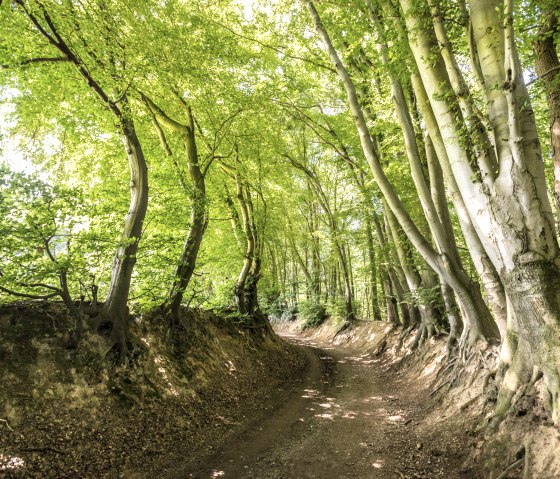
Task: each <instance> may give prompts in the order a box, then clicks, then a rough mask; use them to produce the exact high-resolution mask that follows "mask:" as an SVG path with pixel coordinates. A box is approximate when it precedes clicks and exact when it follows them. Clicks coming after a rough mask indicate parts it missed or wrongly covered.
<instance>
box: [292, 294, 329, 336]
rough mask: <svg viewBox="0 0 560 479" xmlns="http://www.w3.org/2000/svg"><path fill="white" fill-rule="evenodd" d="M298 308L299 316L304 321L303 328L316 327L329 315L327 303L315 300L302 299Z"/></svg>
mask: <svg viewBox="0 0 560 479" xmlns="http://www.w3.org/2000/svg"><path fill="white" fill-rule="evenodd" d="M298 310H299V314H298V317H299V318H300V319H301V320H302V321H303V329H308V328H316V327H317V326H320V325H321V323H322V322H323V321H324V320H325V319H326V317H327V309H326V308H325V305H324V304H321V303H316V302H314V301H302V302H301V303H299V305H298Z"/></svg>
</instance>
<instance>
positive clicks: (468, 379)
mask: <svg viewBox="0 0 560 479" xmlns="http://www.w3.org/2000/svg"><path fill="white" fill-rule="evenodd" d="M68 321H69V320H68V318H67V317H65V315H64V314H63V313H61V311H60V305H57V304H24V305H21V306H18V307H5V308H4V309H2V308H0V365H1V367H0V477H1V478H9V479H22V478H25V479H39V478H40V479H50V478H52V479H55V478H56V479H63V478H68V479H70V478H72V479H73V478H88V479H89V478H92V479H93V478H95V479H104V478H107V479H121V478H124V479H148V478H150V479H151V478H156V477H157V478H158V479H159V478H161V479H188V478H197V479H209V478H221V477H224V478H226V479H227V478H230V479H306V478H317V479H344V478H359V479H376V478H378V479H439V478H446V479H497V478H498V477H499V478H500V479H518V478H521V477H523V478H524V479H525V478H532V479H536V478H538V479H554V478H555V479H558V478H559V477H560V434H559V431H558V428H557V427H556V426H554V425H553V424H552V423H551V422H550V420H549V418H548V415H547V413H546V411H545V410H544V409H543V407H542V400H541V397H540V396H541V393H539V392H538V391H537V392H536V393H535V394H532V395H530V396H527V397H521V398H520V400H519V401H517V403H516V408H515V410H514V411H513V412H512V414H510V416H508V418H507V419H506V420H505V421H504V422H503V423H502V424H501V426H500V429H499V431H498V432H497V433H489V432H488V431H486V430H485V428H484V422H485V415H486V414H489V413H491V411H492V409H493V406H492V404H493V403H492V400H493V399H492V382H491V381H490V385H489V386H488V387H486V388H485V387H484V384H485V383H486V379H485V378H486V377H487V376H488V372H489V371H490V370H491V368H492V367H493V364H495V361H494V360H495V358H496V354H497V350H496V348H495V347H490V348H487V350H484V351H474V352H473V353H472V354H471V355H470V357H469V359H467V360H466V362H461V364H459V363H460V361H459V358H454V359H452V360H450V361H449V360H447V359H446V353H445V351H446V345H445V338H432V339H431V340H430V341H429V343H427V344H425V345H423V346H422V347H421V348H420V349H419V350H417V351H414V352H411V350H410V343H411V342H412V341H413V337H414V334H413V333H412V334H409V335H408V336H406V335H404V334H403V333H402V331H401V330H398V329H392V328H391V326H390V325H389V324H388V323H384V322H371V321H368V322H366V321H359V322H357V323H356V325H355V326H354V327H352V328H350V329H347V330H345V331H343V332H340V331H339V329H338V328H339V325H337V324H336V323H334V322H332V321H327V322H326V323H325V324H324V325H323V326H321V327H320V328H317V329H310V330H306V331H301V328H300V324H299V323H298V322H297V321H294V322H289V323H284V324H279V325H276V326H275V329H276V333H277V334H278V335H279V336H280V338H281V339H280V338H279V337H278V336H277V335H276V334H273V333H272V332H271V331H269V330H268V328H266V329H253V328H247V325H244V324H243V323H235V322H233V321H232V319H231V318H230V317H227V316H224V315H223V314H215V313H212V312H202V311H198V312H197V311H193V312H191V313H189V314H188V315H187V316H186V317H185V318H184V321H183V322H182V323H181V325H182V326H181V328H179V329H178V330H177V331H176V333H175V336H174V338H175V340H174V341H171V340H170V338H169V336H168V333H167V332H166V330H165V328H164V327H163V325H161V324H160V323H158V320H157V318H149V317H147V318H139V319H138V321H135V322H134V323H133V334H134V338H136V339H135V340H136V341H137V343H138V344H144V345H146V347H144V348H140V349H139V353H138V357H137V358H136V359H135V363H134V365H133V367H128V368H124V369H120V368H117V369H115V370H111V369H110V368H109V369H108V368H107V366H106V364H104V363H103V362H102V361H101V359H100V358H102V357H103V356H102V354H101V353H102V352H103V351H106V348H107V345H108V343H107V341H106V339H104V338H102V337H100V336H98V335H96V334H93V333H88V334H87V335H86V336H85V338H84V340H83V341H82V343H81V345H80V347H79V348H78V349H73V350H68V349H66V348H65V346H64V344H65V336H66V331H67V329H68V327H69V326H70V324H69V323H68ZM457 365H459V367H456V366H457ZM537 389H538V388H537ZM524 471H525V472H527V474H524Z"/></svg>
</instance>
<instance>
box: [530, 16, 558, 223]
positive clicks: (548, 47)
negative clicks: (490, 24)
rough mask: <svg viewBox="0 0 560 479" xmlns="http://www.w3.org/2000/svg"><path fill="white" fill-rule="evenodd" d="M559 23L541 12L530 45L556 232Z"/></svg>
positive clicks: (555, 18)
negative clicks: (543, 108)
mask: <svg viewBox="0 0 560 479" xmlns="http://www.w3.org/2000/svg"><path fill="white" fill-rule="evenodd" d="M558 31H559V25H558V17H557V15H556V13H549V14H547V15H545V18H544V21H543V24H542V25H541V28H540V29H539V35H538V38H537V40H536V41H535V44H534V50H535V72H536V73H537V75H538V77H539V79H540V80H541V81H542V82H543V86H544V91H545V93H546V102H547V104H548V116H549V119H550V143H551V146H552V159H553V161H554V204H555V206H556V212H557V220H558V223H557V225H556V227H557V229H558V231H560V61H559V60H558V52H557V50H556V45H555V42H554V38H555V35H558Z"/></svg>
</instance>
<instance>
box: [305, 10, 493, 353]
mask: <svg viewBox="0 0 560 479" xmlns="http://www.w3.org/2000/svg"><path fill="white" fill-rule="evenodd" d="M304 3H305V5H306V6H307V9H308V11H309V14H310V16H311V19H312V21H313V23H314V25H315V28H316V30H317V32H318V34H319V36H320V37H321V39H322V40H323V42H324V43H325V45H326V47H327V52H328V55H329V57H330V59H331V62H332V63H333V65H334V66H335V69H336V72H337V74H338V76H339V78H340V79H341V81H342V84H343V86H344V88H345V90H346V95H347V99H348V104H349V106H350V109H351V111H352V116H353V118H354V121H355V124H356V128H357V130H358V133H359V136H360V142H361V145H362V149H363V152H364V155H365V157H366V159H367V161H368V164H369V166H370V168H371V171H372V174H373V177H374V179H375V181H376V183H377V185H378V186H379V188H380V190H381V192H382V194H383V196H384V198H385V199H386V201H387V204H388V205H389V207H390V208H391V211H392V212H393V213H394V214H395V216H396V217H397V219H398V221H399V223H400V225H401V227H402V228H403V231H404V232H405V234H406V235H407V236H408V238H409V239H410V241H411V243H412V244H413V245H414V247H415V248H416V250H417V251H418V252H419V253H420V254H421V255H422V256H423V257H424V260H425V261H426V262H427V263H428V265H429V266H430V267H431V268H432V269H433V270H434V271H436V272H437V273H438V274H440V275H442V276H444V277H445V279H446V281H447V282H448V283H449V285H450V286H451V287H452V288H453V289H454V291H455V292H456V294H457V299H458V301H460V302H461V303H462V310H463V313H464V317H465V320H466V322H467V323H468V325H469V328H468V335H466V336H465V338H464V343H465V344H466V345H470V344H473V343H474V342H475V341H477V340H478V339H491V338H496V337H498V336H499V330H498V328H497V327H496V324H495V322H494V320H493V318H492V316H491V314H490V311H489V310H488V308H487V306H486V304H485V303H484V301H483V299H482V295H481V294H480V289H478V290H477V289H476V287H475V285H473V283H472V281H471V280H470V278H469V277H468V276H467V275H466V274H465V273H464V272H463V271H461V269H460V268H458V265H457V264H456V263H454V262H453V258H449V257H448V256H447V255H445V254H439V253H438V252H437V251H436V250H434V248H433V247H432V245H431V244H430V243H429V242H428V241H427V240H426V238H425V237H424V236H423V235H422V233H421V232H420V231H419V230H418V228H417V227H416V225H415V224H414V222H413V221H412V219H411V218H410V216H409V215H408V213H407V211H406V209H405V208H404V206H403V204H402V202H401V201H400V199H399V197H398V195H397V194H396V192H395V190H394V188H393V186H392V185H391V183H390V182H389V180H388V179H387V177H386V175H385V173H384V171H383V168H382V167H381V164H380V161H379V158H378V157H377V154H376V151H375V148H374V145H373V140H372V138H371V136H370V132H369V129H368V126H367V124H366V121H365V118H364V112H363V110H362V108H361V106H360V102H359V100H358V97H357V93H356V88H355V85H354V83H353V81H352V79H351V78H350V76H349V75H348V71H347V70H346V68H345V66H344V64H343V63H342V60H341V59H340V57H339V55H338V52H337V51H336V49H335V48H334V46H333V44H332V41H331V39H330V37H329V35H328V32H327V31H326V29H325V27H324V26H323V24H322V22H321V19H320V17H319V14H318V12H317V10H316V8H315V5H314V4H313V2H312V1H311V0H304ZM467 320H468V321H467Z"/></svg>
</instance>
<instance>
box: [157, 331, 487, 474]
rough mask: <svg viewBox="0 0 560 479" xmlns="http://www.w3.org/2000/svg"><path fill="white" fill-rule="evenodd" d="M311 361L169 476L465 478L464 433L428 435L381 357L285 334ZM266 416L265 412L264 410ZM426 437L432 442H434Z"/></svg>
mask: <svg viewBox="0 0 560 479" xmlns="http://www.w3.org/2000/svg"><path fill="white" fill-rule="evenodd" d="M285 339H287V340H290V341H292V342H296V343H299V344H301V345H302V346H304V347H305V350H306V353H307V355H308V356H309V362H310V367H309V369H308V371H307V374H306V376H305V377H304V378H302V380H301V381H300V382H299V383H297V384H292V385H289V386H287V387H285V388H284V389H283V390H278V394H277V395H276V397H274V398H271V400H270V403H269V404H265V405H263V415H262V417H256V418H254V419H252V420H251V419H250V418H249V419H248V422H247V425H246V426H243V427H242V430H241V431H240V432H238V433H236V434H234V435H233V436H229V437H228V438H226V439H225V440H224V443H223V444H220V445H219V447H218V448H217V449H216V450H215V451H214V452H212V453H210V454H209V455H207V456H206V457H200V458H198V459H197V460H196V461H194V465H193V464H191V465H190V466H189V467H188V468H187V470H185V469H183V470H182V471H174V473H172V475H170V476H166V477H190V478H200V479H207V478H218V477H225V478H231V479H242V478H247V479H249V478H250V479H299V478H301V479H303V478H318V479H319V478H321V479H331V478H332V479H342V478H361V479H366V478H372V479H375V478H379V479H391V478H396V479H403V478H404V479H421V478H425V479H429V478H446V479H459V478H461V479H466V478H475V477H477V476H476V475H473V473H472V472H470V473H467V472H460V469H461V466H460V464H461V462H462V458H461V452H460V449H461V447H460V446H461V444H460V443H461V438H457V437H454V436H453V435H451V437H445V434H443V435H442V437H441V438H439V439H440V440H437V441H434V440H433V438H432V439H422V438H420V437H418V436H417V433H416V432H415V429H416V427H417V426H418V425H419V424H420V423H421V421H422V417H421V409H422V408H418V407H416V406H417V405H416V404H414V402H415V401H416V400H417V397H416V396H415V395H414V394H411V393H410V391H408V389H407V390H406V391H404V390H403V389H406V388H399V381H401V380H400V379H399V378H398V376H395V375H394V374H393V375H391V376H389V375H387V374H385V373H384V371H383V368H382V367H381V362H380V360H379V359H377V358H374V357H372V356H371V355H370V356H368V355H367V354H363V355H356V354H355V353H353V352H352V351H349V350H345V349H342V348H338V347H337V348H332V347H329V346H328V345H321V346H322V347H321V348H319V347H317V345H316V344H314V343H311V342H310V341H309V340H306V339H304V338H299V337H297V336H292V335H286V336H285ZM258 416H261V415H258ZM427 442H430V443H429V444H428V443H427Z"/></svg>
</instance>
